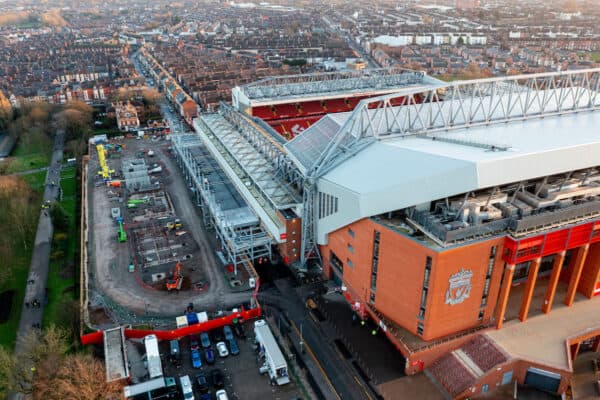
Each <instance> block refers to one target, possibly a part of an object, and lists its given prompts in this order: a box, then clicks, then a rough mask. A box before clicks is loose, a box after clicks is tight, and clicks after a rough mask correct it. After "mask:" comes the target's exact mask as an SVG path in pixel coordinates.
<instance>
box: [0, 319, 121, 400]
mask: <svg viewBox="0 0 600 400" xmlns="http://www.w3.org/2000/svg"><path fill="white" fill-rule="evenodd" d="M19 340H20V342H19V344H20V346H21V350H22V351H21V352H20V353H19V354H18V355H15V354H12V353H10V352H9V351H8V350H6V349H5V348H3V347H0V387H1V388H3V389H5V390H6V392H12V391H17V392H20V393H23V394H25V395H30V396H31V397H32V398H33V399H34V400H37V399H40V400H41V399H44V400H59V399H76V400H77V399H81V400H88V399H98V400H101V399H119V398H122V396H121V393H122V392H121V391H122V388H123V385H122V383H121V382H112V383H106V373H105V369H104V365H103V363H102V362H101V361H99V360H97V359H95V358H93V357H92V356H91V355H89V354H78V353H75V354H69V353H68V351H69V350H70V345H69V334H68V333H67V331H65V330H63V329H60V328H56V327H54V326H52V325H51V326H50V327H48V328H47V329H45V330H44V331H43V332H40V331H38V330H30V331H28V333H27V334H26V335H25V336H23V337H22V338H19ZM6 392H1V391H0V399H4V398H6V395H7V393H6Z"/></svg>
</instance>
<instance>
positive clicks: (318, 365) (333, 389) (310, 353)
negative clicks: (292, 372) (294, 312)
mask: <svg viewBox="0 0 600 400" xmlns="http://www.w3.org/2000/svg"><path fill="white" fill-rule="evenodd" d="M290 322H291V324H292V328H294V330H295V331H296V334H297V335H298V337H300V338H301V339H302V342H303V343H304V344H303V346H304V348H305V349H306V351H308V354H309V355H310V356H311V357H312V359H313V360H314V361H315V364H317V368H319V371H321V374H322V375H323V377H324V378H325V382H327V385H328V386H329V388H330V389H331V391H332V392H333V393H334V394H335V396H336V397H337V399H338V400H341V397H340V395H339V394H338V392H337V390H335V388H334V387H333V384H332V383H331V381H330V380H329V377H328V376H327V374H326V373H325V370H324V369H323V367H322V366H321V363H320V362H319V360H317V357H316V356H315V353H313V351H312V350H311V348H310V346H309V345H308V344H307V343H306V342H305V341H304V338H303V337H302V336H301V335H300V331H299V330H298V327H297V326H296V323H295V322H294V320H292V319H290Z"/></svg>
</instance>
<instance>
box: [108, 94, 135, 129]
mask: <svg viewBox="0 0 600 400" xmlns="http://www.w3.org/2000/svg"><path fill="white" fill-rule="evenodd" d="M114 107H115V113H116V115H117V126H118V127H119V130H121V131H130V130H135V129H137V128H139V127H140V120H139V118H138V113H137V110H136V109H135V106H134V105H133V104H131V103H130V102H129V101H127V102H117V103H116V104H114Z"/></svg>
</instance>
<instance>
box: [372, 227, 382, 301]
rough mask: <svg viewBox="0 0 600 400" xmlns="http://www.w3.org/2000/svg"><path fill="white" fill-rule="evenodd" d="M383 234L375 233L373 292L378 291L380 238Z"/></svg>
mask: <svg viewBox="0 0 600 400" xmlns="http://www.w3.org/2000/svg"><path fill="white" fill-rule="evenodd" d="M380 236H381V234H380V233H379V231H375V234H374V235H373V260H372V262H371V290H376V289H377V268H378V266H379V238H380Z"/></svg>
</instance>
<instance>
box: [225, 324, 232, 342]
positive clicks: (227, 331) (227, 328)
mask: <svg viewBox="0 0 600 400" xmlns="http://www.w3.org/2000/svg"><path fill="white" fill-rule="evenodd" d="M223 335H225V340H231V339H233V332H232V331H231V327H230V326H229V325H225V326H224V327H223Z"/></svg>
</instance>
